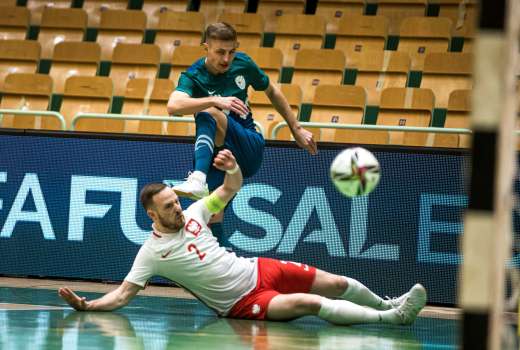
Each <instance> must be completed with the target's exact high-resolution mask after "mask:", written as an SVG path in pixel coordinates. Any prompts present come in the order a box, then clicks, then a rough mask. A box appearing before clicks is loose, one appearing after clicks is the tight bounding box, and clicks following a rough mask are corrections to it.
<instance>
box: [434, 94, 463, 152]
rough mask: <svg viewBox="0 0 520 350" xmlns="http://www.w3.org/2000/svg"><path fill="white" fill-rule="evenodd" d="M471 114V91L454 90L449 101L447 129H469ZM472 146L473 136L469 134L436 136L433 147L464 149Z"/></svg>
mask: <svg viewBox="0 0 520 350" xmlns="http://www.w3.org/2000/svg"><path fill="white" fill-rule="evenodd" d="M470 113H471V90H454V91H452V92H451V94H450V98H449V101H448V112H447V113H446V121H445V122H444V127H445V128H466V129H467V128H469V127H470ZM470 144H471V135H467V134H460V135H454V134H440V133H438V134H436V135H435V141H434V143H433V146H435V147H451V148H456V147H464V148H468V147H470Z"/></svg>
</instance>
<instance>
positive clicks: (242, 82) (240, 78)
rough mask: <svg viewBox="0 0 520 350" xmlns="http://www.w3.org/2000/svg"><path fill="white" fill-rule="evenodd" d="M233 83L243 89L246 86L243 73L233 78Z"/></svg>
mask: <svg viewBox="0 0 520 350" xmlns="http://www.w3.org/2000/svg"><path fill="white" fill-rule="evenodd" d="M235 83H236V84H237V86H238V87H239V88H240V89H242V90H244V89H245V88H246V80H245V79H244V76H243V75H238V76H237V77H236V78H235Z"/></svg>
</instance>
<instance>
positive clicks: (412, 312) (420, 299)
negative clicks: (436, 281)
mask: <svg viewBox="0 0 520 350" xmlns="http://www.w3.org/2000/svg"><path fill="white" fill-rule="evenodd" d="M426 299H427V296H426V289H424V287H423V286H422V285H421V284H419V283H418V284H416V285H414V286H413V287H412V289H410V291H409V292H408V293H406V294H405V298H404V300H403V302H402V303H401V304H400V305H399V306H397V308H396V309H395V310H396V312H397V314H398V316H399V318H400V321H401V324H404V325H410V324H412V323H413V322H414V321H415V319H416V318H417V315H418V314H419V312H421V310H422V309H423V308H424V306H425V305H426Z"/></svg>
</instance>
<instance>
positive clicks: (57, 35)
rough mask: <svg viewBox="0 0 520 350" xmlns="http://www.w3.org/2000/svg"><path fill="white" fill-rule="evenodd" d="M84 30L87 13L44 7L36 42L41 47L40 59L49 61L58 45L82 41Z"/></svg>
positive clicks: (79, 10) (73, 9)
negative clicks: (65, 42)
mask: <svg viewBox="0 0 520 350" xmlns="http://www.w3.org/2000/svg"><path fill="white" fill-rule="evenodd" d="M86 28H87V13H86V12H85V11H84V10H82V9H76V8H67V9H62V8H53V7H46V8H45V9H44V10H43V14H42V20H41V25H40V32H39V33H38V41H39V42H40V44H41V45H42V52H41V58H42V59H50V58H51V57H52V52H53V50H54V47H55V45H56V44H58V43H61V42H64V41H82V40H83V35H84V32H85V30H86Z"/></svg>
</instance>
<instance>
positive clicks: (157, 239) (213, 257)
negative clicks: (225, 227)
mask: <svg viewBox="0 0 520 350" xmlns="http://www.w3.org/2000/svg"><path fill="white" fill-rule="evenodd" d="M211 215H212V213H211V212H210V211H209V209H208V208H207V206H206V203H205V202H204V199H201V200H199V201H197V202H195V203H193V204H192V205H190V206H189V207H188V209H186V210H185V211H184V218H185V220H186V223H185V225H184V227H183V228H182V229H181V230H180V231H179V232H177V233H168V234H166V233H161V232H158V231H157V230H154V231H153V232H152V235H151V236H150V237H149V238H148V239H147V240H146V242H144V244H143V246H142V247H141V249H139V252H138V254H137V256H136V257H135V260H134V264H133V266H132V269H131V270H130V272H129V273H128V275H127V276H126V278H125V280H126V281H128V282H131V283H134V284H137V285H139V286H141V287H143V288H144V286H145V285H146V282H147V281H148V280H149V279H150V278H151V277H152V276H161V277H165V278H167V279H169V280H172V281H174V282H175V283H177V284H179V285H181V286H182V287H184V288H185V289H187V290H188V291H190V292H191V293H192V294H193V295H195V296H196V297H197V298H198V299H200V300H201V301H202V302H203V303H204V304H206V305H207V306H209V307H210V308H212V309H214V310H215V311H216V312H217V313H218V314H220V315H223V316H225V315H227V314H228V313H229V311H230V310H231V308H232V307H233V305H235V303H236V302H238V301H239V300H240V299H241V298H242V297H244V296H245V295H246V294H248V293H249V292H250V291H252V290H253V289H254V288H255V287H256V282H257V275H258V266H257V259H256V258H252V259H249V258H242V257H237V256H236V255H235V253H230V252H228V251H226V249H225V248H223V247H221V246H219V244H218V242H217V239H216V238H215V237H214V236H213V234H212V233H211V230H210V229H209V227H208V225H207V223H208V221H209V219H210V217H211Z"/></svg>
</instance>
